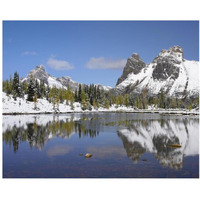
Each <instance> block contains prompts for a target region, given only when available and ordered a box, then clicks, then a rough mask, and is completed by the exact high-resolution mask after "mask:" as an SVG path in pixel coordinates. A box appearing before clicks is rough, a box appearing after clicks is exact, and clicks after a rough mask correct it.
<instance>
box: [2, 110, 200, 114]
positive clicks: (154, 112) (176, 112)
mask: <svg viewBox="0 0 200 200" xmlns="http://www.w3.org/2000/svg"><path fill="white" fill-rule="evenodd" d="M70 113H151V114H165V115H167V114H168V115H171V114H174V115H199V112H198V111H185V110H177V111H176V110H135V111H127V110H120V111H113V110H109V109H108V110H104V111H89V110H85V111H68V112H30V113H28V112H24V113H23V112H7V113H2V115H42V114H57V115H59V114H70Z"/></svg>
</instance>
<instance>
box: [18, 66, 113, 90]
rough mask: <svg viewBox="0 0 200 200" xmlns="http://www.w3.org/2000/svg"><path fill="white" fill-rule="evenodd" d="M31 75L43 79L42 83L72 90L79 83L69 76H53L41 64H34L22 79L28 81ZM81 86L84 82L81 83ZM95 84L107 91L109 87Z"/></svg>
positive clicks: (39, 79)
mask: <svg viewBox="0 0 200 200" xmlns="http://www.w3.org/2000/svg"><path fill="white" fill-rule="evenodd" d="M31 77H33V78H34V79H37V80H38V81H41V80H43V81H44V83H45V84H46V85H47V84H48V85H49V87H53V86H56V87H57V88H65V89H66V88H67V87H68V86H69V88H70V89H71V90H73V91H75V90H76V89H78V87H79V84H80V83H78V82H75V81H73V80H72V79H71V77H69V76H62V77H61V78H55V77H54V76H52V75H50V74H48V73H47V72H46V70H45V67H44V66H43V65H39V66H36V67H35V69H33V70H31V71H30V72H29V73H28V75H27V76H26V77H25V78H24V79H23V80H22V81H27V82H29V81H30V79H31ZM81 85H82V86H84V85H86V84H82V83H81ZM95 85H96V86H99V88H100V89H104V90H105V91H108V90H110V89H111V87H110V86H102V85H100V84H95Z"/></svg>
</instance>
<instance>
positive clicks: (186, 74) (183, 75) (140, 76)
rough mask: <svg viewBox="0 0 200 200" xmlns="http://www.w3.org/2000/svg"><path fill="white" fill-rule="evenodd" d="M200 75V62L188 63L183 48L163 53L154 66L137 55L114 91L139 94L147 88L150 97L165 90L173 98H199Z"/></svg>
mask: <svg viewBox="0 0 200 200" xmlns="http://www.w3.org/2000/svg"><path fill="white" fill-rule="evenodd" d="M198 74H199V62H198V61H189V60H186V59H185V58H184V56H183V50H182V48H181V47H179V46H174V47H172V48H170V49H168V50H162V51H161V52H160V53H159V55H158V56H157V57H156V58H154V59H153V61H152V63H150V64H145V63H144V62H143V61H142V60H141V58H140V57H139V55H137V54H133V55H132V56H131V57H130V58H128V60H127V63H126V66H125V68H124V71H123V74H122V76H121V77H120V78H119V79H118V81H117V84H116V87H115V88H114V89H112V90H111V92H112V93H114V94H124V93H129V94H133V95H137V94H140V93H141V92H142V91H143V90H144V89H145V90H146V91H147V94H148V95H149V96H155V95H157V94H159V93H160V92H161V91H163V92H165V94H166V95H167V96H170V97H172V96H174V97H178V98H183V97H198V96H199V77H198Z"/></svg>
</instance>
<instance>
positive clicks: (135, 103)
mask: <svg viewBox="0 0 200 200" xmlns="http://www.w3.org/2000/svg"><path fill="white" fill-rule="evenodd" d="M3 91H4V92H5V93H6V94H7V95H13V98H14V99H15V100H16V98H17V97H20V98H26V100H27V101H33V102H35V108H36V107H37V106H36V103H37V99H46V100H48V101H49V102H50V103H52V105H53V108H54V109H55V110H56V109H57V110H59V103H66V104H67V105H70V106H71V109H74V102H79V103H81V108H82V110H86V109H88V110H91V109H92V106H93V107H94V109H98V108H99V107H103V108H107V109H108V108H109V107H110V106H112V105H115V106H116V107H118V106H126V107H135V108H138V109H147V108H148V106H155V107H158V108H164V109H168V108H183V109H184V108H186V109H192V108H196V107H198V106H199V98H186V97H185V98H182V99H180V98H174V97H172V98H169V97H167V96H166V95H165V93H164V92H163V91H162V92H161V93H160V94H158V95H157V96H154V97H152V96H148V91H147V90H143V91H142V92H141V94H138V95H137V96H131V95H129V94H124V95H113V94H111V93H110V92H109V91H105V90H103V89H100V87H99V86H96V85H94V84H91V85H89V86H88V85H81V84H79V87H78V89H77V90H75V91H72V90H71V89H70V88H69V86H68V87H67V89H65V88H56V86H53V87H52V88H51V87H49V85H48V84H45V83H44V81H42V80H41V81H38V80H37V79H33V77H31V79H30V81H29V83H27V82H26V81H23V82H22V81H21V80H20V79H19V74H18V73H17V72H15V73H14V78H13V79H12V77H11V76H10V79H8V80H5V81H3Z"/></svg>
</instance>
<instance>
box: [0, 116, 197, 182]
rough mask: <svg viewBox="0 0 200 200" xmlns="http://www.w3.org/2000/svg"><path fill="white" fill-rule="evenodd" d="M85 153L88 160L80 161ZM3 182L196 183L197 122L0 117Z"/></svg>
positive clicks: (153, 118) (141, 118)
mask: <svg viewBox="0 0 200 200" xmlns="http://www.w3.org/2000/svg"><path fill="white" fill-rule="evenodd" d="M171 144H180V145H181V148H172V147H171V146H170V145H171ZM86 153H91V154H92V155H93V156H92V157H91V158H89V159H86V158H85V157H84V155H85V154H86ZM80 154H83V156H81V155H80ZM3 177H4V178H9V177H14V178H15V177H20V178H21V177H23V178H30V177H34V178H47V177H48V178H67V177H71V178H76V177H77V178H82V177H88V178H90V177H95V178H98V177H104V178H110V177H112V178H113V177H114V178H127V177H129V178H134V177H137V178H139V177H141V178H148V177H150V178H167V177H189V178H198V177H199V119H198V116H175V115H159V114H132V113H118V114H116V113H105V114H104V113H101V114H65V115H35V116H34V115H21V116H3Z"/></svg>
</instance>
